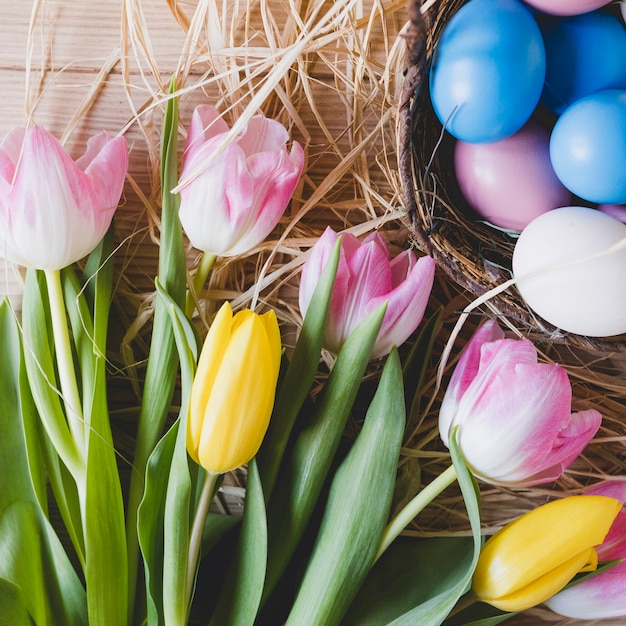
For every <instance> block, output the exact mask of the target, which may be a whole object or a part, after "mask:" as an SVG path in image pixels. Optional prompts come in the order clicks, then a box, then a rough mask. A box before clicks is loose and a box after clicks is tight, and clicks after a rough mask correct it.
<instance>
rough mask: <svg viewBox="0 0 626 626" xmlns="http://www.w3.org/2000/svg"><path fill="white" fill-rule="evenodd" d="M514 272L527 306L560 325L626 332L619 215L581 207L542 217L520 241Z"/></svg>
mask: <svg viewBox="0 0 626 626" xmlns="http://www.w3.org/2000/svg"><path fill="white" fill-rule="evenodd" d="M620 242H621V245H620ZM609 249H612V251H611V252H609ZM590 257H593V258H590ZM513 274H514V276H515V278H516V280H517V287H518V289H519V292H520V293H521V295H522V297H523V298H524V300H525V301H526V303H527V304H528V306H529V307H530V308H531V309H532V310H533V311H534V312H535V313H537V314H538V315H539V316H541V317H542V318H543V319H544V320H546V321H548V322H550V323H551V324H553V325H554V326H556V327H557V328H560V329H561V330H563V331H566V332H569V333H575V334H578V335H587V336H589V337H611V336H614V335H621V334H622V333H626V224H623V223H622V222H620V221H619V220H617V219H615V218H614V217H611V216H610V215H607V214H605V213H602V212H601V211H597V210H595V209H590V208H586V207H579V206H569V207H562V208H558V209H554V210H552V211H549V212H548V213H544V214H543V215H540V216H539V217H537V218H536V219H534V220H533V221H532V222H531V223H530V224H529V225H528V226H527V227H526V228H525V229H524V230H523V231H522V233H521V235H520V236H519V239H518V240H517V243H516V245H515V250H514V252H513Z"/></svg>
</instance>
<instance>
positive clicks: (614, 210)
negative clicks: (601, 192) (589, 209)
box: [598, 204, 626, 224]
mask: <svg viewBox="0 0 626 626" xmlns="http://www.w3.org/2000/svg"><path fill="white" fill-rule="evenodd" d="M598 211H602V213H606V214H607V215H610V216H611V217H614V218H615V219H616V220H619V221H620V222H623V223H624V224H626V204H600V205H598Z"/></svg>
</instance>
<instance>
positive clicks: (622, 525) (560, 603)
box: [546, 480, 626, 620]
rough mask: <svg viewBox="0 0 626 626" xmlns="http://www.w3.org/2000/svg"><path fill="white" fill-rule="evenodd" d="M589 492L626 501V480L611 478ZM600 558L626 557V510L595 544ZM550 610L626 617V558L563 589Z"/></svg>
mask: <svg viewBox="0 0 626 626" xmlns="http://www.w3.org/2000/svg"><path fill="white" fill-rule="evenodd" d="M585 493H586V494H594V495H604V496H608V497H612V498H616V499H617V500H618V501H619V502H621V503H622V505H623V504H624V501H626V482H624V481H617V480H610V481H604V482H602V483H598V484H597V485H594V486H593V487H591V488H590V489H587V490H585ZM596 552H597V553H598V559H599V560H600V561H612V560H618V559H626V509H624V508H622V509H621V510H620V512H619V514H618V515H617V517H616V518H615V521H614V522H613V525H612V526H611V529H610V530H609V533H608V535H607V536H606V537H605V538H604V541H603V542H602V544H600V545H599V546H597V547H596ZM546 605H547V606H548V608H549V609H551V610H552V611H554V612H555V613H559V614H560V615H564V616H566V617H572V618H574V619H581V620H599V619H609V618H617V617H621V618H626V560H623V561H622V562H621V563H618V564H617V565H614V566H613V567H611V568H610V569H608V570H606V571H605V572H602V573H600V574H598V575H597V576H594V577H592V578H589V579H587V580H584V581H582V582H581V583H579V584H577V585H575V586H574V587H570V588H569V589H564V590H563V591H561V592H560V593H557V594H556V595H555V596H553V597H552V598H550V599H549V600H547V601H546Z"/></svg>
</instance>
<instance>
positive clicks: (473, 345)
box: [439, 319, 504, 446]
mask: <svg viewBox="0 0 626 626" xmlns="http://www.w3.org/2000/svg"><path fill="white" fill-rule="evenodd" d="M503 337H504V332H503V331H502V329H501V328H500V326H498V323H497V322H496V321H495V320H493V319H491V320H487V321H486V322H485V323H484V324H482V325H481V326H480V327H479V328H478V330H477V331H476V332H475V333H474V334H473V335H472V338H471V339H470V340H469V342H468V343H467V344H466V346H465V348H464V349H463V352H462V353H461V357H460V358H459V362H458V363H457V365H456V367H455V368H454V372H453V373H452V377H451V378H450V382H449V383H448V387H447V389H446V393H445V395H444V398H443V401H442V403H441V408H440V409H439V435H440V437H441V440H442V441H443V443H444V444H445V445H446V446H448V442H449V436H450V432H451V431H452V427H453V424H454V423H455V422H454V417H455V415H456V412H457V409H458V404H459V400H460V399H461V397H462V396H463V394H464V393H465V392H466V391H467V388H468V387H469V385H470V383H471V382H472V381H473V380H474V378H476V376H477V374H478V370H479V367H480V362H481V349H482V346H483V345H484V344H486V343H489V342H492V341H497V340H499V339H502V338H503Z"/></svg>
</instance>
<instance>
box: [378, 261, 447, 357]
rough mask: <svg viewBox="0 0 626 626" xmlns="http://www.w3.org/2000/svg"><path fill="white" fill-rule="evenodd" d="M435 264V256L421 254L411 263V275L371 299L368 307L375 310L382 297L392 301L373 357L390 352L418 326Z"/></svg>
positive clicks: (428, 292) (428, 294) (427, 296)
mask: <svg viewBox="0 0 626 626" xmlns="http://www.w3.org/2000/svg"><path fill="white" fill-rule="evenodd" d="M406 252H407V256H408V255H410V256H414V255H413V253H412V252H411V251H409V250H407V251H406ZM396 258H398V257H396ZM406 265H407V266H408V265H409V264H408V263H407V264H406ZM435 267H436V263H435V260H434V259H432V258H431V257H429V256H423V257H421V258H420V259H418V261H417V263H415V264H413V265H412V267H411V271H410V273H409V274H408V276H406V277H405V279H404V280H402V281H401V282H400V283H399V284H398V285H397V286H396V287H395V288H394V289H392V290H391V291H390V292H389V293H388V294H386V296H380V297H378V298H373V299H372V300H371V302H370V304H369V305H368V306H367V310H373V309H374V308H376V307H377V306H378V305H379V304H380V303H381V301H382V300H388V301H389V306H388V307H387V311H386V312H385V317H384V319H383V324H382V326H381V329H380V333H379V338H378V341H377V342H376V346H375V347H374V351H373V353H372V356H373V357H374V358H376V357H380V356H383V355H385V354H388V353H389V352H390V351H391V349H392V347H393V346H400V345H401V344H403V343H404V342H405V341H406V340H407V339H408V338H409V336H410V335H411V334H412V333H413V332H414V331H415V329H416V328H417V327H418V326H419V324H420V322H421V321H422V319H423V317H424V312H425V311H426V306H427V305H428V300H429V298H430V292H431V290H432V286H433V282H434V279H435Z"/></svg>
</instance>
